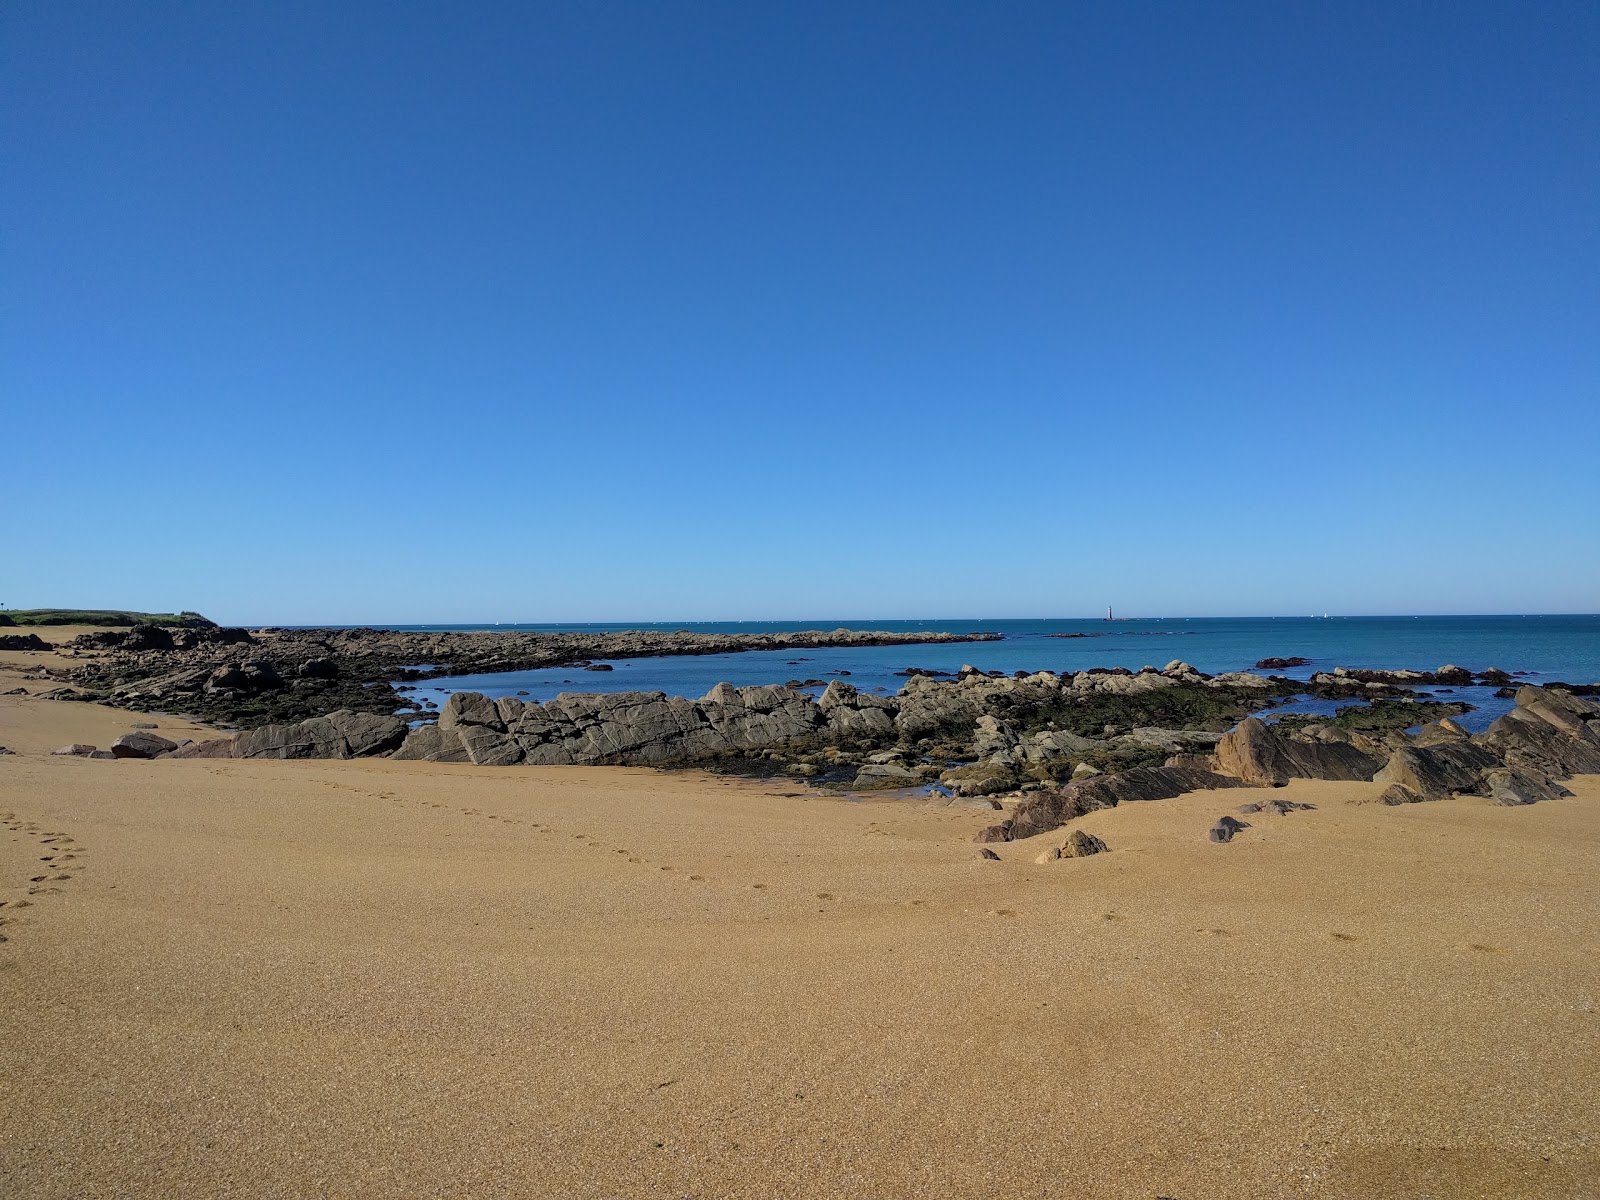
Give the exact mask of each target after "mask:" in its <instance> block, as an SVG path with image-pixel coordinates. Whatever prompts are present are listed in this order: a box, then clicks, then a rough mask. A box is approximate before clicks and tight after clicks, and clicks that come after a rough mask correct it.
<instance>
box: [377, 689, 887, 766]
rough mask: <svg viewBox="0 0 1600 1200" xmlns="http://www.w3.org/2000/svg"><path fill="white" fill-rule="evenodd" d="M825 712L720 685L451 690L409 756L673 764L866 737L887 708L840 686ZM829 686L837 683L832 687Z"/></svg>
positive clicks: (483, 761)
mask: <svg viewBox="0 0 1600 1200" xmlns="http://www.w3.org/2000/svg"><path fill="white" fill-rule="evenodd" d="M836 686H837V689H838V690H837V691H834V693H833V697H832V700H831V702H830V704H829V706H828V707H827V709H826V710H824V708H823V706H822V705H821V704H819V703H817V702H816V701H813V700H812V699H811V697H810V696H808V695H806V694H804V693H803V692H796V691H792V690H790V689H788V688H781V687H748V688H736V687H734V686H732V685H731V684H726V683H722V684H718V685H717V686H716V687H714V688H712V689H711V691H709V692H707V693H706V694H705V695H704V696H702V697H701V698H700V699H699V700H688V699H685V698H683V697H681V696H667V695H665V694H664V693H661V692H614V693H610V694H599V695H589V694H576V693H565V692H564V693H562V694H561V695H560V696H557V697H556V698H555V699H554V700H551V701H549V702H547V703H545V704H524V703H523V702H522V701H520V700H517V699H515V698H514V697H509V696H507V697H502V698H501V699H499V700H490V699H489V698H488V697H486V696H481V695H478V694H477V693H472V692H457V693H456V694H455V695H453V696H451V697H450V700H449V701H448V703H446V705H445V707H444V709H443V710H442V711H441V713H440V716H439V724H438V727H437V729H436V730H433V731H429V730H428V729H427V727H426V726H424V727H422V728H420V729H418V730H416V731H413V733H412V734H411V735H410V736H409V737H408V738H407V740H406V743H405V744H404V745H403V746H402V747H401V750H400V755H399V756H400V757H402V758H427V759H434V760H438V759H439V758H440V757H453V756H454V755H455V754H456V753H457V751H456V747H457V746H458V745H459V747H460V748H461V750H462V751H464V752H465V754H466V757H467V759H468V760H469V761H471V762H474V763H477V764H479V765H488V766H508V765H511V764H513V763H522V762H526V763H536V764H543V765H550V766H559V765H572V764H579V765H585V764H587V765H595V764H601V763H620V764H624V765H630V766H665V765H669V764H679V763H692V762H702V761H705V760H708V759H714V758H719V757H721V756H723V755H726V754H730V753H734V752H738V751H748V750H769V749H778V748H801V747H807V746H814V745H821V744H825V743H827V742H829V741H830V739H832V738H851V739H853V738H858V737H859V736H860V733H861V730H862V729H863V728H874V727H879V717H878V716H877V715H876V714H881V713H883V712H884V711H885V710H883V709H882V708H880V707H879V706H877V705H874V704H872V703H870V702H869V703H866V704H863V703H861V701H862V700H863V699H866V698H863V697H860V696H857V695H855V694H854V689H853V688H850V687H849V685H848V684H837V685H836ZM830 690H833V689H831V688H830Z"/></svg>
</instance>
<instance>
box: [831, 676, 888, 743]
mask: <svg viewBox="0 0 1600 1200" xmlns="http://www.w3.org/2000/svg"><path fill="white" fill-rule="evenodd" d="M817 708H818V709H819V710H820V711H821V713H822V716H823V719H824V720H825V721H826V722H827V724H828V730H829V732H830V734H831V735H832V736H833V738H834V739H835V740H836V741H838V742H841V743H844V744H858V745H883V744H884V743H886V742H892V741H894V740H895V737H896V730H895V723H894V719H895V714H896V713H897V712H898V711H899V708H900V704H899V701H897V700H896V699H895V698H893V697H891V696H874V695H871V694H869V693H862V692H858V691H857V690H856V689H855V688H854V687H853V686H851V685H850V684H848V683H844V682H842V681H841V680H838V679H835V680H834V681H833V682H832V683H830V684H828V686H827V688H826V689H825V690H824V691H823V693H822V695H821V697H820V698H819V699H818V700H817Z"/></svg>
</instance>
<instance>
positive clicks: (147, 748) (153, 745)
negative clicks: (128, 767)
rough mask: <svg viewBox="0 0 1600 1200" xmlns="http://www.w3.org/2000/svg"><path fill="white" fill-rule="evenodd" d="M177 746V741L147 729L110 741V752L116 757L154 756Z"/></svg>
mask: <svg viewBox="0 0 1600 1200" xmlns="http://www.w3.org/2000/svg"><path fill="white" fill-rule="evenodd" d="M177 748H178V743H177V742H173V741H169V740H168V739H166V738H164V737H162V736H161V735H160V734H159V733H151V732H150V731H149V730H148V729H136V730H134V731H133V732H132V733H125V734H123V735H122V736H121V737H119V738H118V739H117V740H116V741H114V742H112V743H111V753H112V754H114V755H116V756H117V757H118V758H155V757H156V756H157V755H158V754H166V753H168V752H169V751H172V750H176V749H177ZM91 749H92V747H91Z"/></svg>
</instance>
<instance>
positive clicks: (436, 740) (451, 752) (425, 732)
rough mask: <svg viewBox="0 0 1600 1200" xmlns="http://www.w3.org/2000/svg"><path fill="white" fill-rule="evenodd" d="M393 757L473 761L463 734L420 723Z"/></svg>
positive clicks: (434, 760) (440, 760)
mask: <svg viewBox="0 0 1600 1200" xmlns="http://www.w3.org/2000/svg"><path fill="white" fill-rule="evenodd" d="M390 757H391V758H409V759H425V760H427V761H429V762H458V763H464V762H471V761H472V759H471V758H469V757H468V755H467V748H466V746H465V745H464V744H462V741H461V736H460V735H459V734H458V733H456V731H455V730H453V729H440V728H439V727H438V726H437V725H419V726H418V727H417V728H415V729H413V730H412V731H411V732H410V733H408V734H406V739H405V741H404V743H402V744H401V746H400V748H399V749H398V750H396V751H395V752H394V754H392V755H391V756H390Z"/></svg>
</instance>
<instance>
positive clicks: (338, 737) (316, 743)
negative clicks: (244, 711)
mask: <svg viewBox="0 0 1600 1200" xmlns="http://www.w3.org/2000/svg"><path fill="white" fill-rule="evenodd" d="M405 736H406V723H405V722H404V721H402V720H401V719H400V718H399V717H388V716H381V715H379V714H377V713H363V712H351V711H349V710H341V711H339V712H331V713H329V714H328V715H327V716H325V717H312V718H310V719H309V720H306V721H297V722H295V723H294V724H292V725H263V726H262V727H261V728H259V729H249V730H246V731H245V732H243V733H237V734H234V735H233V736H232V737H229V738H213V739H212V740H210V741H205V742H199V743H195V744H192V745H189V746H184V747H180V748H177V749H174V750H172V751H171V752H170V753H167V754H165V755H163V757H165V758H368V757H371V756H373V755H378V754H387V753H389V752H390V751H391V750H395V749H397V748H398V747H399V746H400V745H401V743H402V742H403V741H404V740H405Z"/></svg>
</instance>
